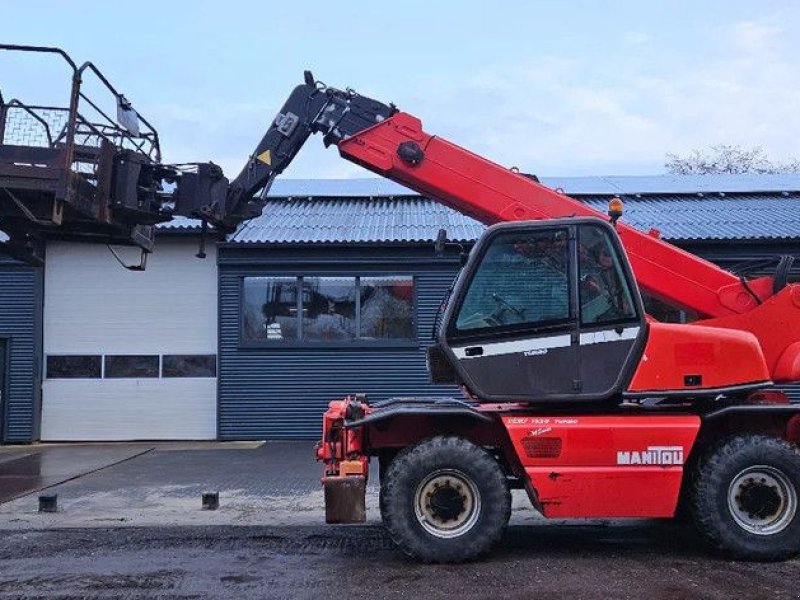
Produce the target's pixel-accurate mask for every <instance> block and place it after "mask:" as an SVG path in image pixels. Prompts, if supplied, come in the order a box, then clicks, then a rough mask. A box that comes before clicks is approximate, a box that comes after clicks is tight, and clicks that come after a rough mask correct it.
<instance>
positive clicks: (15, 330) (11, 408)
mask: <svg viewBox="0 0 800 600" xmlns="http://www.w3.org/2000/svg"><path fill="white" fill-rule="evenodd" d="M40 277H41V272H40V270H39V269H34V268H30V267H24V266H9V265H8V263H6V264H3V265H0V339H5V340H6V341H7V342H8V354H9V357H8V365H9V371H8V381H7V382H6V390H7V392H8V395H7V396H6V398H5V400H6V401H5V406H4V407H3V408H4V412H5V414H4V415H3V419H2V422H3V426H4V427H3V428H4V431H3V432H2V436H0V439H2V441H4V442H30V441H33V440H35V439H36V438H37V437H38V431H37V426H36V422H35V416H36V415H37V414H38V398H39V385H38V383H37V381H38V370H39V359H38V357H39V355H40V338H41V336H40V331H41V312H40V307H41V304H40V302H41V294H40V293H39V292H40V289H41V287H40V284H41V281H40ZM3 366H4V365H3Z"/></svg>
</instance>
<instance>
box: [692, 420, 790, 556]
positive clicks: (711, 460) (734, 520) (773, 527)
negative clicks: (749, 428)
mask: <svg viewBox="0 0 800 600" xmlns="http://www.w3.org/2000/svg"><path fill="white" fill-rule="evenodd" d="M692 487H693V489H692V497H691V509H692V514H693V517H694V521H695V524H696V526H697V528H698V531H699V532H700V534H701V535H702V536H703V537H704V538H705V539H706V540H707V541H708V542H709V543H710V544H711V545H712V546H714V547H716V548H718V549H719V550H722V551H724V552H726V553H728V554H730V555H732V556H734V557H736V558H742V559H747V560H781V559H785V558H789V557H790V556H793V555H795V554H797V553H798V552H800V507H799V506H798V499H799V498H800V492H799V490H800V450H798V448H797V447H796V446H795V445H793V444H791V443H789V442H787V441H786V440H783V439H779V438H776V437H770V436H766V435H755V434H748V435H740V436H736V437H734V438H731V439H729V440H726V441H724V442H722V443H720V444H719V445H717V446H716V447H714V448H713V449H712V450H711V451H710V452H709V453H708V454H707V455H706V457H705V458H704V459H703V460H701V461H700V463H699V464H698V466H697V470H696V471H695V473H694V482H693V486H692Z"/></svg>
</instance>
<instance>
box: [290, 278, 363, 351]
mask: <svg viewBox="0 0 800 600" xmlns="http://www.w3.org/2000/svg"><path fill="white" fill-rule="evenodd" d="M301 281H302V286H303V296H302V300H303V304H302V311H303V340H304V341H307V342H333V341H348V340H352V339H354V338H355V337H356V278H355V277H303V278H302V279H301Z"/></svg>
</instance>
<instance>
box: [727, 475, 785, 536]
mask: <svg viewBox="0 0 800 600" xmlns="http://www.w3.org/2000/svg"><path fill="white" fill-rule="evenodd" d="M728 509H729V510H730V513H731V515H732V516H733V519H734V520H735V521H736V523H737V524H738V525H739V527H741V528H742V529H744V530H745V531H747V532H749V533H752V534H755V535H774V534H776V533H780V532H781V531H783V530H784V529H786V528H787V527H788V526H789V523H791V522H792V520H793V519H794V516H795V514H796V512H797V490H795V488H794V486H793V485H792V482H791V481H789V478H788V477H787V476H786V475H785V474H784V473H783V472H782V471H779V470H778V469H776V468H774V467H769V466H766V465H756V466H752V467H748V468H747V469H744V470H743V471H741V472H739V474H738V475H736V477H734V478H733V481H731V485H730V486H729V488H728Z"/></svg>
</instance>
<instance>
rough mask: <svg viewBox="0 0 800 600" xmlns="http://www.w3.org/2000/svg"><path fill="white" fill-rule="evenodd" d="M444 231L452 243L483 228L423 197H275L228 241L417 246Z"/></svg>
mask: <svg viewBox="0 0 800 600" xmlns="http://www.w3.org/2000/svg"><path fill="white" fill-rule="evenodd" d="M441 228H445V229H446V230H447V233H448V237H449V238H450V239H452V240H461V241H469V240H474V239H475V238H477V237H478V236H479V235H480V234H481V232H482V231H483V225H481V224H480V223H478V222H477V221H475V220H473V219H471V218H469V217H467V216H465V215H462V214H461V213H459V212H456V211H454V210H451V209H449V208H447V207H445V206H443V205H441V204H437V203H436V202H433V201H431V200H428V199H427V198H421V197H419V196H415V197H404V198H375V199H371V198H336V199H333V198H328V199H324V200H323V199H318V198H311V199H308V198H275V199H273V200H272V201H270V202H268V203H267V205H266V207H265V208H264V211H263V213H262V214H261V216H260V217H258V218H256V219H253V220H252V221H249V222H247V223H245V224H243V225H242V226H241V227H240V228H239V230H238V231H237V232H236V233H235V234H233V235H232V236H231V237H230V241H232V242H237V243H244V244H247V243H263V242H269V243H290V242H303V243H365V242H419V241H425V242H428V241H432V240H435V239H436V234H437V233H438V231H439V229H441Z"/></svg>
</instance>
